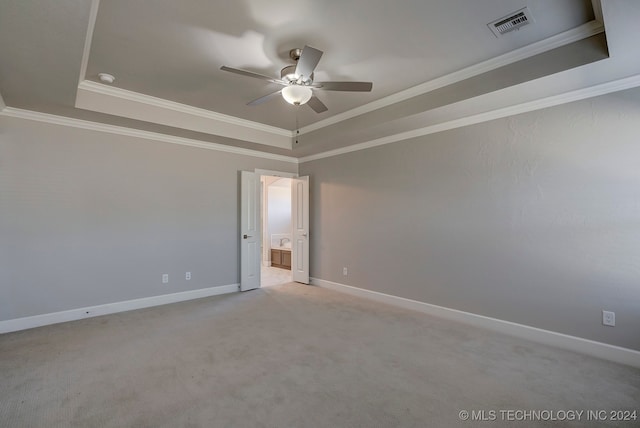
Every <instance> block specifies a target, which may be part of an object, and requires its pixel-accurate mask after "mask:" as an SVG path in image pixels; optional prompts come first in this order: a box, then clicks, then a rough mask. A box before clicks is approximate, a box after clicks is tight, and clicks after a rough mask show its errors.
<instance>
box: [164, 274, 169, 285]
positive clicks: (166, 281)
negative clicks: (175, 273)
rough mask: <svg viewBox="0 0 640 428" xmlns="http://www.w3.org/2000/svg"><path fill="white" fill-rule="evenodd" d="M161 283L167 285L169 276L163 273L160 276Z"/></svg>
mask: <svg viewBox="0 0 640 428" xmlns="http://www.w3.org/2000/svg"><path fill="white" fill-rule="evenodd" d="M162 283H163V284H168V283H169V274H168V273H163V274H162Z"/></svg>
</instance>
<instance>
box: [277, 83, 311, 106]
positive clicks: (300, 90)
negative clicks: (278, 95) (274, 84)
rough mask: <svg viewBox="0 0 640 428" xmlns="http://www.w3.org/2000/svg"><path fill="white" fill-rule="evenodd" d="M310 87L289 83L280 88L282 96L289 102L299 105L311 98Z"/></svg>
mask: <svg viewBox="0 0 640 428" xmlns="http://www.w3.org/2000/svg"><path fill="white" fill-rule="evenodd" d="M312 94H313V92H312V91H311V88H309V87H307V86H301V85H289V86H287V87H285V88H284V89H282V98H284V99H285V101H286V102H288V103H289V104H293V105H294V106H300V105H302V104H306V103H307V101H309V100H310V99H311V95H312Z"/></svg>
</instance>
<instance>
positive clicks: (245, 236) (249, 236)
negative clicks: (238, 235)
mask: <svg viewBox="0 0 640 428" xmlns="http://www.w3.org/2000/svg"><path fill="white" fill-rule="evenodd" d="M243 238H244V239H247V238H253V236H251V235H244V236H243Z"/></svg>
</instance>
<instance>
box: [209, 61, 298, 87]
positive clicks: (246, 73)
mask: <svg viewBox="0 0 640 428" xmlns="http://www.w3.org/2000/svg"><path fill="white" fill-rule="evenodd" d="M220 70H222V71H228V72H230V73H235V74H239V75H241V76H247V77H253V78H254V79H260V80H266V81H267V82H271V83H277V84H278V85H282V86H287V85H288V83H287V82H285V81H284V80H280V79H274V78H273V77H269V76H264V75H262V74H258V73H254V72H252V71H246V70H240V69H239V68H231V67H227V66H226V65H223V66H222V67H220Z"/></svg>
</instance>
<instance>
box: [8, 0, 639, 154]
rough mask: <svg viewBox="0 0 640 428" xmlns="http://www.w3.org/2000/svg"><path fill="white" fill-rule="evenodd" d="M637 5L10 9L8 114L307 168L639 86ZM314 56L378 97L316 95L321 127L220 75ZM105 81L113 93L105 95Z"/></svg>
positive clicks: (116, 3) (242, 1) (313, 117)
mask: <svg viewBox="0 0 640 428" xmlns="http://www.w3.org/2000/svg"><path fill="white" fill-rule="evenodd" d="M639 4H640V2H637V1H634V0H602V11H601V9H600V5H601V1H600V0H592V1H591V0H562V1H556V0H518V1H513V0H474V1H469V0H448V1H446V2H442V1H435V0H431V1H427V0H405V1H401V2H395V3H394V2H389V1H387V0H341V1H335V0H296V1H293V0H272V1H270V2H266V1H264V0H238V1H235V2H222V1H218V0H183V1H181V2H175V1H171V0H154V1H151V0H108V1H107V0H102V1H99V0H83V1H79V0H57V1H56V2H50V1H47V0H21V1H19V2H18V1H4V2H0V93H1V94H2V96H3V97H4V102H5V103H6V105H7V107H6V108H4V110H2V112H1V113H0V114H4V115H13V116H20V115H22V116H25V115H27V113H24V112H25V111H29V112H31V113H29V114H31V116H33V114H32V113H34V112H41V113H48V114H54V115H56V117H65V118H73V119H74V120H75V119H83V120H87V121H91V122H96V123H101V124H110V125H117V126H118V127H126V128H127V129H135V130H144V131H151V132H154V133H160V134H163V135H168V136H173V137H179V138H183V139H190V140H193V141H200V142H204V143H208V142H211V143H216V144H222V145H228V146H233V147H239V148H250V149H254V150H260V151H262V152H269V153H273V154H285V155H289V156H294V157H305V156H307V157H308V156H313V155H315V154H317V153H320V152H324V151H327V150H334V151H335V150H342V149H344V148H345V147H347V146H350V145H362V144H369V145H371V144H373V145H375V144H378V143H380V144H382V143H386V142H393V141H398V140H401V139H405V138H410V137H411V136H417V135H424V134H425V133H429V132H437V131H438V130H443V129H448V128H450V127H455V126H462V125H464V124H468V123H474V122H477V121H480V120H487V118H488V117H496V116H495V115H496V114H497V115H500V114H502V115H505V114H509V112H511V113H513V112H518V111H525V110H526V109H533V108H541V107H543V106H546V105H553V104H554V103H555V104H557V103H560V102H568V101H571V100H572V99H577V98H579V97H583V98H584V97H585V96H593V95H597V94H599V93H603V92H606V91H610V90H619V89H622V88H624V87H630V86H632V85H636V83H635V82H636V80H629V78H630V76H631V77H633V76H636V75H639V74H640V64H639V60H638V58H639V57H640V56H639V55H638V53H640V52H639V50H640V48H639V47H637V46H636V45H637V44H636V43H635V40H636V39H637V38H638V36H640V30H639V27H638V26H637V25H636V24H635V23H636V22H637V21H638V18H640V5H639ZM524 6H527V7H528V8H529V10H530V11H531V13H532V15H533V17H534V18H535V23H534V24H532V25H528V26H525V27H523V28H522V29H521V30H519V31H514V32H512V33H509V34H508V35H505V36H504V37H501V38H496V37H495V36H494V35H493V33H492V32H491V31H490V30H489V28H488V27H487V23H488V22H490V21H493V20H495V19H497V18H500V17H501V16H504V15H506V14H509V13H511V12H513V11H516V10H518V9H520V8H522V7H524ZM603 24H604V26H603ZM604 29H606V41H605V37H604V33H603V31H604ZM305 44H308V45H310V46H313V47H315V48H318V49H320V50H322V51H324V56H323V57H322V59H321V61H320V63H319V65H318V67H317V69H316V81H321V80H362V81H372V82H373V91H372V92H371V93H341V92H328V91H323V92H318V94H317V96H318V97H319V98H320V99H321V100H322V101H323V102H324V103H325V104H326V105H327V106H328V108H329V111H327V112H325V113H322V114H317V113H315V112H313V111H312V110H311V109H310V108H309V107H308V106H301V107H295V106H291V105H289V104H286V103H285V102H284V101H283V100H282V99H279V98H277V99H274V100H272V101H270V102H268V103H265V104H262V105H259V106H254V107H249V106H247V105H246V103H247V102H249V101H251V100H252V99H255V98H257V97H260V96H262V95H265V94H267V93H269V92H273V91H275V90H278V89H279V87H278V86H275V85H273V84H270V83H267V82H263V81H260V80H254V79H250V78H246V77H242V76H238V75H234V74H231V73H225V72H223V71H220V69H219V68H220V66H222V65H227V66H231V67H236V68H243V69H247V70H250V71H253V72H257V73H260V74H265V75H269V76H274V77H278V76H279V71H280V69H281V68H282V67H283V66H285V65H287V64H289V63H290V60H289V59H288V51H289V50H290V49H292V48H295V47H303V46H304V45H305ZM100 72H107V73H111V74H113V75H115V76H116V81H115V83H114V84H113V85H111V86H106V85H103V84H98V83H96V82H97V81H98V78H97V74H98V73H100ZM624 79H627V80H624ZM615 82H621V83H619V84H615ZM637 84H640V83H637ZM607 85H608V86H607ZM562 94H564V95H562ZM554 97H555V98H554ZM558 97H560V98H558ZM1 99H2V98H0V100H1ZM1 106H2V103H1V102H0V107H1ZM505 109H506V110H505ZM509 109H510V110H509ZM523 109H524V110H523ZM487 114H492V115H493V116H487ZM52 120H53V119H52ZM296 129H300V134H299V138H297V139H296V138H292V137H294V135H295V133H294V130H296ZM298 140H299V141H298ZM176 141H177V140H176ZM354 147H355V146H354Z"/></svg>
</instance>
